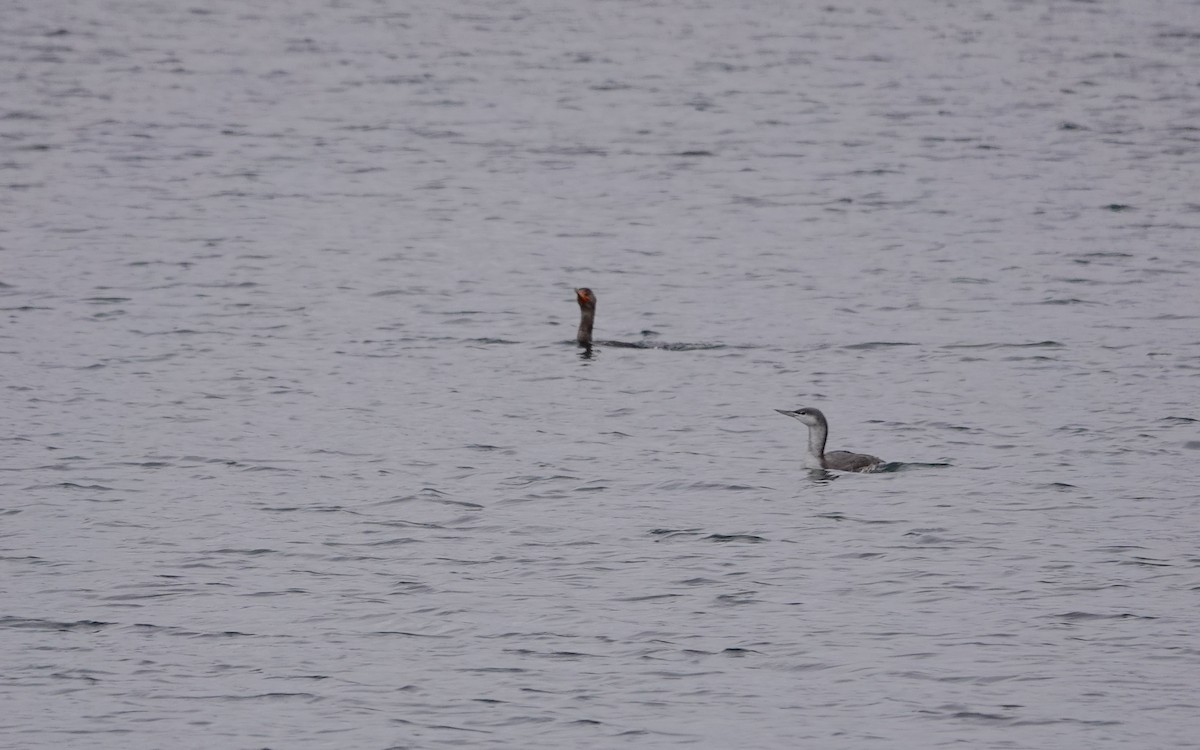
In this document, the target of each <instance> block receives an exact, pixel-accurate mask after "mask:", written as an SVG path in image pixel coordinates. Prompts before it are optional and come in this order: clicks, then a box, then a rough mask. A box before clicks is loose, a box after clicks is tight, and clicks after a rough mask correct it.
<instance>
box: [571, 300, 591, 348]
mask: <svg viewBox="0 0 1200 750" xmlns="http://www.w3.org/2000/svg"><path fill="white" fill-rule="evenodd" d="M575 298H576V299H577V300H578V301H579V333H577V334H576V335H575V340H576V341H578V342H579V345H580V346H585V347H588V348H589V349H590V348H591V346H592V323H594V322H595V320H596V295H595V294H593V293H592V290H591V289H588V288H587V287H579V288H578V289H576V290H575Z"/></svg>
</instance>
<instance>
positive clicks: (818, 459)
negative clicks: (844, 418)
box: [804, 421, 829, 469]
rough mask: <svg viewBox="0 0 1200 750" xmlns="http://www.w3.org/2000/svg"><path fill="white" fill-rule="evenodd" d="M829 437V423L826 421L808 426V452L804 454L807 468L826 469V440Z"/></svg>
mask: <svg viewBox="0 0 1200 750" xmlns="http://www.w3.org/2000/svg"><path fill="white" fill-rule="evenodd" d="M828 437H829V425H827V424H825V422H824V421H822V422H820V423H818V424H815V425H812V426H811V427H809V428H808V453H807V454H805V456H804V467H805V468H806V469H824V468H826V466H825V440H826V439H827V438H828Z"/></svg>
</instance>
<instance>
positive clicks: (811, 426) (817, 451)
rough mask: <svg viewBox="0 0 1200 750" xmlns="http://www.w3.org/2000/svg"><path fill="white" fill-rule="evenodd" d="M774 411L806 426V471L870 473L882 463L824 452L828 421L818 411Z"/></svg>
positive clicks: (865, 456) (863, 455)
mask: <svg viewBox="0 0 1200 750" xmlns="http://www.w3.org/2000/svg"><path fill="white" fill-rule="evenodd" d="M775 411H777V412H779V413H780V414H783V415H785V416H789V417H794V418H795V419H799V420H800V421H801V422H803V423H804V424H806V425H808V453H806V454H805V455H804V468H806V469H835V470H837V471H871V470H872V469H874V468H875V467H877V466H879V465H880V464H882V463H883V459H881V458H877V457H876V456H871V455H868V454H866V453H850V452H849V451H830V452H829V453H826V452H825V439H826V438H828V437H829V421H828V420H827V419H825V415H824V414H822V413H821V410H820V409H814V408H812V407H809V406H805V407H802V408H800V409H796V410H795V411H786V410H784V409H776V410H775Z"/></svg>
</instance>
